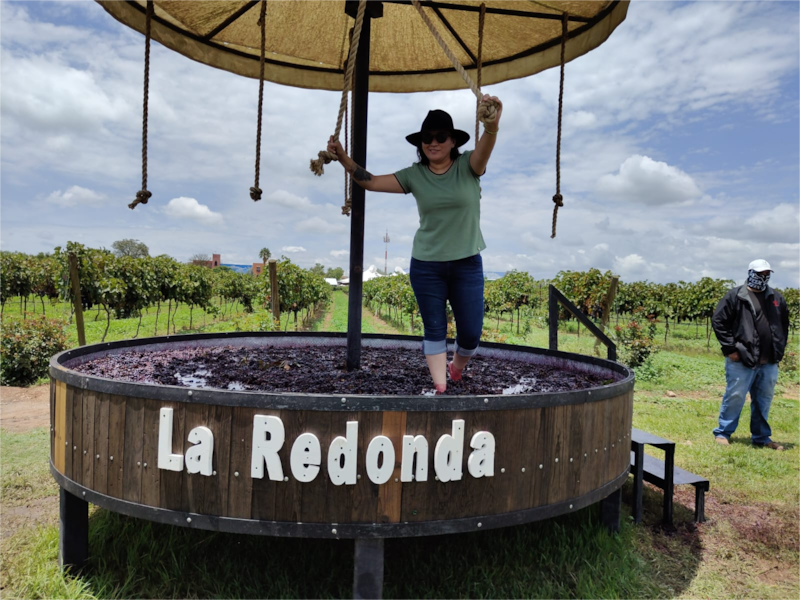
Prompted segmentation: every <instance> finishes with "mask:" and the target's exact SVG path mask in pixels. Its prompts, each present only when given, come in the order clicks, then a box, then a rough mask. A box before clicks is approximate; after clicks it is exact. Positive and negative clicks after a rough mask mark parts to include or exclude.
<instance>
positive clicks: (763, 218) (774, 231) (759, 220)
mask: <svg viewBox="0 0 800 600" xmlns="http://www.w3.org/2000/svg"><path fill="white" fill-rule="evenodd" d="M741 231H742V232H743V233H744V234H745V235H747V236H748V237H753V236H755V237H756V239H758V240H760V241H767V242H785V243H797V242H798V238H800V207H798V205H797V204H794V205H792V204H779V205H778V206H776V207H774V208H772V209H769V210H762V211H761V212H757V213H756V214H754V215H753V216H751V217H748V218H747V219H746V220H745V222H744V225H743V227H742V228H741Z"/></svg>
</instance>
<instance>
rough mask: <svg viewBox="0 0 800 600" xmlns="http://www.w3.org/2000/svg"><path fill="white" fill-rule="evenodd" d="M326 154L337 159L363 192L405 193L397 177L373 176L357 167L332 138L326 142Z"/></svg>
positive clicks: (362, 168)
mask: <svg viewBox="0 0 800 600" xmlns="http://www.w3.org/2000/svg"><path fill="white" fill-rule="evenodd" d="M328 152H330V153H331V154H335V155H336V158H338V159H339V162H340V163H341V165H342V166H343V167H344V169H345V170H346V171H347V172H348V173H350V175H351V177H352V178H353V181H355V182H356V183H357V184H358V185H360V186H361V187H362V188H364V189H365V190H367V191H370V192H387V193H389V194H404V193H405V190H404V189H403V186H401V185H400V182H399V181H397V177H395V176H394V175H373V174H372V173H370V172H369V171H367V170H366V169H365V168H364V167H361V166H359V165H357V164H356V163H355V161H354V160H353V159H352V158H350V157H349V156H347V153H346V152H345V151H344V148H343V147H342V144H341V142H340V141H339V140H334V139H333V136H331V138H330V139H329V140H328Z"/></svg>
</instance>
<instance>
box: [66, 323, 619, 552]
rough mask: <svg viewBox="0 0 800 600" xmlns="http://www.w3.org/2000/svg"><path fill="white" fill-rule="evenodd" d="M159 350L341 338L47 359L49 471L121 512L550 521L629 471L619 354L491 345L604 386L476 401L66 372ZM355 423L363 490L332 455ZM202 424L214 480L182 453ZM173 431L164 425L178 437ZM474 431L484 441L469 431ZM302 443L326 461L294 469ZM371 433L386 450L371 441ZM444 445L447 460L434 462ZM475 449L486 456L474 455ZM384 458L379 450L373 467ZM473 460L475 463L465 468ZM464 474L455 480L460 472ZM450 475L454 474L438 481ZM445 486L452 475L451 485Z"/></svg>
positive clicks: (149, 343) (175, 341) (327, 530)
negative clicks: (276, 390) (275, 390)
mask: <svg viewBox="0 0 800 600" xmlns="http://www.w3.org/2000/svg"><path fill="white" fill-rule="evenodd" d="M363 343H364V345H365V346H368V345H372V346H378V347H381V346H384V347H386V346H391V347H407V348H408V349H409V351H410V352H419V339H418V338H410V337H402V336H368V335H365V336H364V339H363ZM165 344H166V345H177V346H187V345H188V346H197V345H201V346H212V345H220V344H226V345H228V344H229V345H250V346H253V345H263V344H272V345H275V344H280V345H292V346H298V345H306V344H312V345H344V344H345V337H344V335H338V334H269V333H265V334H253V333H242V334H238V333H237V334H210V335H192V336H172V337H167V338H153V339H149V340H127V341H122V342H115V343H110V344H99V345H94V346H86V347H83V348H77V349H75V350H70V351H67V352H64V353H61V354H59V355H57V356H55V357H53V359H52V361H51V366H50V375H51V424H52V427H51V441H52V444H51V471H52V473H53V476H54V477H55V479H56V481H57V482H58V483H59V485H60V486H61V487H62V488H64V490H66V491H67V492H69V493H71V494H73V495H74V496H76V497H78V498H80V499H83V500H86V501H88V502H91V503H93V504H96V505H98V506H101V507H103V508H106V509H109V510H112V511H116V512H120V513H124V514H128V515H132V516H135V517H139V518H144V519H149V520H153V521H159V522H164V523H171V524H174V525H182V526H189V527H198V528H203V529H209V530H219V531H231V532H240V533H251V534H265V535H279V536H303V537H320V538H325V537H333V538H336V537H339V538H370V537H376V538H384V537H403V536H416V535H430V534H441V533H453V532H460V531H473V530H478V529H489V528H493V527H502V526H508V525H513V524H518V523H524V522H528V521H534V520H538V519H543V518H549V517H552V516H555V515H559V514H563V513H568V512H571V511H575V510H578V509H580V508H582V507H585V506H587V505H589V504H593V503H595V502H598V501H599V500H602V499H603V498H606V497H607V496H609V495H610V494H611V493H612V492H614V491H616V490H618V489H619V488H620V487H621V486H622V483H623V481H624V480H625V478H626V477H627V474H628V469H629V466H630V432H631V416H632V405H633V374H632V373H631V372H630V371H629V370H628V369H627V368H625V367H624V366H622V365H619V364H617V363H614V362H611V361H607V360H602V359H598V358H593V357H586V356H581V355H575V354H568V353H563V352H555V351H550V350H543V349H535V348H524V347H517V346H509V345H503V344H491V343H485V344H483V345H482V346H481V353H482V354H483V355H485V356H487V355H488V356H492V355H494V356H496V357H498V358H509V357H511V358H514V359H516V360H524V361H529V362H536V363H540V364H547V365H551V366H552V367H553V368H554V369H571V370H584V371H593V372H596V373H597V372H599V373H602V374H604V379H607V380H608V381H609V383H608V384H607V385H603V386H601V387H596V388H591V389H584V390H577V391H570V392H563V393H540V394H528V395H517V396H479V397H478V396H458V397H453V396H447V397H426V396H407V397H404V396H345V397H341V396H336V397H332V396H327V395H314V394H294V393H284V394H271V393H259V392H246V391H228V390H212V389H188V388H185V387H177V386H163V385H146V384H135V383H127V382H122V381H114V380H109V379H103V378H99V377H92V376H86V375H84V374H81V373H78V372H77V371H75V370H73V369H72V368H71V367H75V366H76V365H77V364H79V363H81V362H83V361H86V360H90V359H93V358H97V357H99V356H102V355H106V354H109V353H116V352H121V351H125V350H130V349H133V348H135V349H136V350H140V351H145V352H146V351H148V350H151V349H152V350H155V349H159V348H164V345H165ZM165 409H166V410H165ZM169 409H171V410H169ZM167 416H169V418H171V420H172V423H171V427H168V428H165V426H164V425H162V424H161V422H162V421H163V420H164V419H166V418H167ZM265 417H271V418H272V419H270V420H269V422H270V423H271V424H272V425H271V426H272V427H274V426H276V424H277V423H278V421H277V420H276V418H277V419H278V420H279V421H280V424H281V425H282V427H283V433H284V439H285V441H284V443H283V444H282V446H281V448H280V449H279V450H277V458H278V460H279V463H280V467H281V469H282V474H283V478H280V479H279V480H275V479H277V477H276V469H275V468H274V464H273V465H272V466H270V463H269V462H266V461H264V460H263V459H262V461H261V466H262V475H263V477H262V478H259V477H257V476H254V474H253V473H254V471H253V463H254V459H253V456H254V444H255V445H257V446H258V447H259V449H261V445H260V444H261V443H262V441H263V440H264V439H265V436H264V435H263V429H258V432H260V433H259V435H260V437H258V435H257V436H256V437H257V438H258V439H257V440H254V428H259V427H261V425H259V423H261V424H263V423H264V418H265ZM462 422H463V424H462ZM348 423H351V425H350V427H351V431H350V433H351V434H352V433H353V431H352V423H357V424H358V425H357V436H355V440H354V439H351V441H355V442H356V443H354V444H353V446H354V448H353V452H354V455H355V467H356V471H355V472H356V473H357V476H356V478H355V481H354V483H342V484H341V485H337V482H335V481H334V478H335V477H334V470H335V469H336V466H335V465H333V466H331V465H329V464H328V462H327V460H328V454H329V453H331V452H335V451H336V452H338V450H333V449H331V443H332V442H334V440H335V438H337V437H341V438H342V439H345V440H346V439H347V438H348ZM462 427H463V441H462V442H461V449H462V454H461V455H460V456H458V452H457V446H458V440H459V431H460V428H462ZM196 428H207V430H210V432H211V434H212V435H213V445H212V447H213V456H212V458H211V465H210V467H209V470H210V473H209V474H207V475H204V474H202V473H199V472H195V473H189V472H188V470H187V467H186V465H188V463H189V460H190V457H189V455H187V452H189V453H191V452H193V451H192V450H191V449H192V448H194V447H195V443H196V442H197V437H195V438H194V439H193V441H189V439H188V438H189V437H190V435H189V434H190V432H192V431H193V430H195V429H196ZM165 431H169V432H170V436H169V437H168V438H165ZM276 431H277V430H276V429H274V428H273V429H270V435H269V436H266V437H267V438H271V439H274V438H272V437H271V436H272V435H274V434H275V432H276ZM479 432H483V433H484V435H483V436H478V438H474V436H475V434H477V433H479ZM303 434H312V435H313V436H314V438H316V440H318V445H319V448H320V449H321V454H320V456H319V457H318V458H319V460H314V457H313V456H312V457H311V458H310V459H309V458H308V457H309V456H311V455H312V454H313V451H312V452H311V454H304V455H302V456H303V457H306V458H303V459H302V460H300V463H299V467H298V468H297V469H293V467H292V456H291V455H292V451H293V447H294V446H295V445H301V446H302V444H301V443H300V442H297V440H298V438H301V436H302V435H303ZM486 434H489V435H486ZM160 435H161V437H162V444H165V443H166V444H169V448H168V449H167V452H168V453H170V454H172V455H173V458H174V457H177V456H181V457H182V459H183V463H184V464H183V465H182V468H181V469H180V470H170V468H165V465H166V462H164V460H163V459H164V457H163V456H162V464H161V468H159V436H160ZM206 435H207V434H206ZM381 436H384V437H385V438H387V439H388V442H387V441H386V440H385V439H383V438H382V437H381ZM404 436H411V438H408V437H407V438H406V439H405V440H404ZM416 436H422V437H423V438H424V439H425V441H426V442H427V447H428V453H427V458H425V457H424V454H419V453H418V454H416V455H412V454H411V452H410V450H409V451H408V453H409V454H408V455H409V456H412V457H415V458H416V462H414V463H412V464H411V467H410V469H411V472H412V473H413V474H414V478H413V480H410V481H408V480H404V479H408V475H407V474H406V475H405V476H404V475H403V473H402V468H401V467H402V462H403V460H404V450H403V449H404V445H406V444H408V443H410V440H411V439H412V438H416ZM443 436H444V437H443ZM301 439H302V440H305V441H307V440H309V439H311V438H309V437H308V436H306V437H303V438H301ZM417 439H418V438H417ZM476 439H477V440H478V441H477V442H475V440H476ZM169 440H171V443H170V441H169ZM259 440H262V441H259ZM374 440H378V441H377V442H374V444H373V441H374ZM440 440H444V441H443V442H440ZM487 440H493V442H494V452H493V453H489V452H488V445H487ZM268 441H269V440H268ZM193 442H194V443H193ZM295 442H297V444H295ZM303 443H305V442H303ZM440 443H441V444H443V445H442V449H443V450H442V452H441V454H442V455H443V456H444V458H441V459H439V460H440V463H439V465H438V468H437V464H436V463H435V460H437V459H436V456H437V453H436V452H437V450H436V447H437V444H440ZM474 443H477V444H478V447H476V448H473V444H474ZM481 443H483V446H482V447H481V446H480V444H481ZM338 444H339V446H337V448H342V447H343V446H342V444H343V442H342V441H341V440H340V441H339V442H338ZM387 444H388V445H390V446H391V449H389V448H387ZM311 445H313V444H311ZM373 446H374V447H373ZM370 448H372V450H370ZM376 448H377V450H376ZM301 450H302V448H301ZM451 450H453V452H451ZM378 451H379V452H381V453H382V454H380V456H379V457H378V458H376V454H375V453H376V452H378ZM162 452H164V450H163V447H162ZM343 452H344V451H343ZM392 452H393V453H394V458H393V459H392V456H391V453H392ZM370 453H371V454H370ZM257 454H258V453H256V455H257ZM473 454H476V456H477V458H476V459H473V464H472V465H470V456H471V455H473ZM337 456H338V454H337ZM348 456H349V455H348ZM387 459H388V462H387ZM347 461H349V458H347V459H346V460H345V461H344V462H341V461H340V462H339V463H338V464H339V469H342V468H343V465H345V466H352V464H353V463H349V462H347ZM441 461H444V462H441ZM481 461H482V462H481ZM255 462H258V461H255ZM420 462H422V463H424V465H427V479H425V478H424V477H422V476H421V472H420V471H418V470H417V469H419V466H420ZM315 463H318V464H319V469H318V472H317V473H316V475H315V477H313V479H311V480H310V481H303V480H302V479H303V478H304V477H305V478H308V477H310V472H309V468H310V467H309V465H311V466H312V467H313V465H314V464H315ZM389 463H390V464H389ZM490 463H491V464H490ZM297 464H298V463H297V460H296V461H295V465H297ZM387 464H388V466H386V465H387ZM476 464H477V466H476ZM368 465H369V466H370V468H371V471H370V470H369V469H368V468H367V466H368ZM442 465H445V467H447V468H444V467H442ZM175 467H176V465H173V467H172V468H175ZM329 467H331V468H330V469H329ZM193 468H194V469H197V467H196V466H195V467H193ZM448 469H449V470H448ZM312 470H313V469H312ZM458 471H460V473H461V476H460V478H459V479H456V478H455V474H456V473H457V472H458ZM337 473H338V471H337ZM376 473H379V474H378V475H376ZM442 473H449V475H448V476H447V477H439V476H438V474H442ZM337 476H338V475H337ZM447 478H450V479H451V480H450V481H446V482H445V481H442V479H447ZM423 479H425V480H423ZM376 480H377V481H379V483H376V482H375V481H376ZM338 483H341V481H339V482H338Z"/></svg>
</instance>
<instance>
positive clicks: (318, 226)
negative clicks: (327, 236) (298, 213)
mask: <svg viewBox="0 0 800 600" xmlns="http://www.w3.org/2000/svg"><path fill="white" fill-rule="evenodd" d="M295 230H296V231H299V232H302V233H323V234H324V233H346V232H347V230H348V227H347V223H346V222H344V221H343V220H342V219H338V220H325V219H323V218H322V217H311V218H310V219H304V220H303V221H298V222H297V225H295Z"/></svg>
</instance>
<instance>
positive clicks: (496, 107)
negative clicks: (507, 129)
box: [478, 94, 503, 131]
mask: <svg viewBox="0 0 800 600" xmlns="http://www.w3.org/2000/svg"><path fill="white" fill-rule="evenodd" d="M502 113H503V104H502V103H501V102H500V100H499V99H498V98H497V96H489V95H488V94H484V95H483V97H482V98H481V103H480V104H479V105H478V120H479V121H480V122H481V123H483V125H484V127H485V126H486V125H488V124H490V123H495V122H496V121H498V120H499V119H500V115H501V114H502ZM491 129H492V130H495V131H496V129H497V128H496V127H492V128H491Z"/></svg>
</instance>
